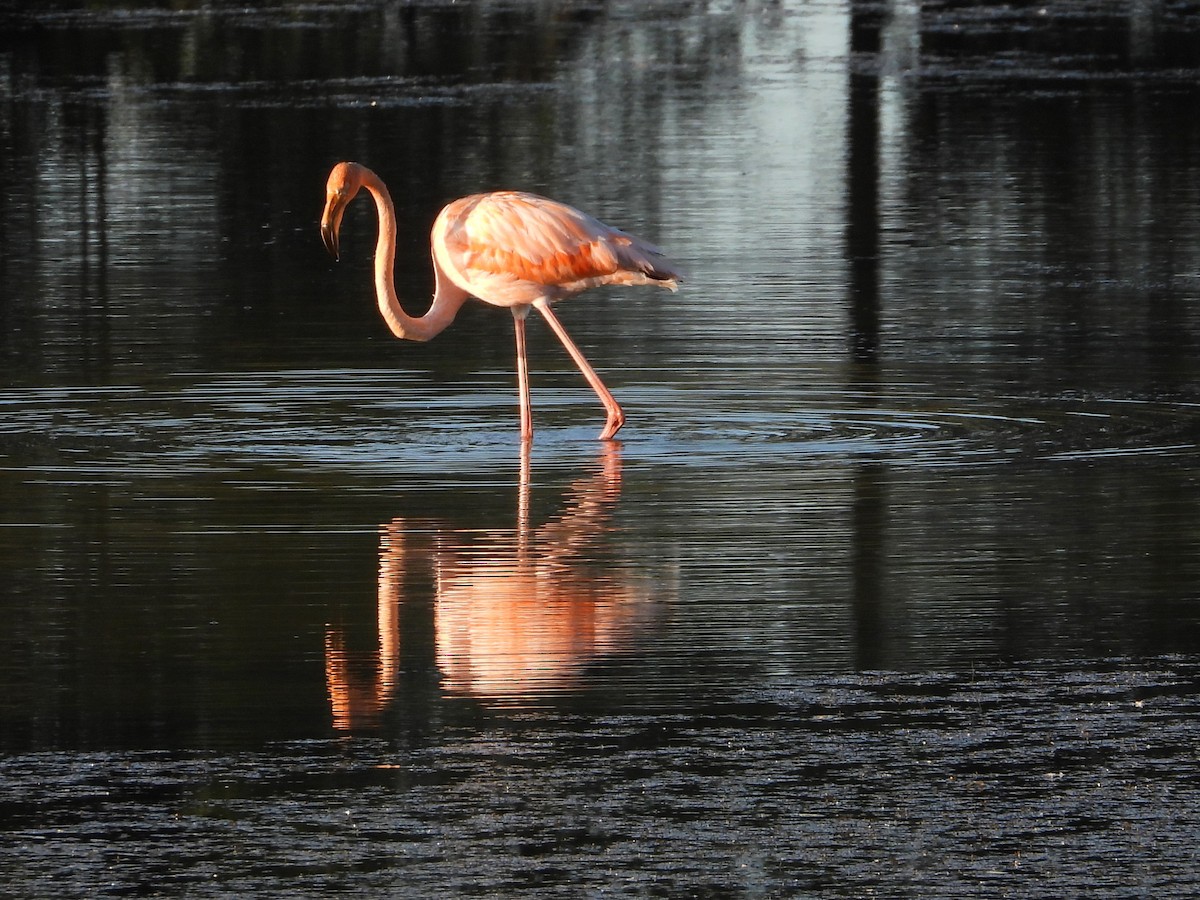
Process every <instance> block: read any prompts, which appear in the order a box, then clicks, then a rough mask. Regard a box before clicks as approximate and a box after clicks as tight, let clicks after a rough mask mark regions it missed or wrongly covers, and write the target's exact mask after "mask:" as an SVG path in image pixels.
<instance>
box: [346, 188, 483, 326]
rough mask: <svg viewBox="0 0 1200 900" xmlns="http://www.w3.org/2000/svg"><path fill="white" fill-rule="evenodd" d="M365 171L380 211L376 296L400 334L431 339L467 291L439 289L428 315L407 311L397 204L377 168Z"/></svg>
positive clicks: (386, 319)
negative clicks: (399, 289)
mask: <svg viewBox="0 0 1200 900" xmlns="http://www.w3.org/2000/svg"><path fill="white" fill-rule="evenodd" d="M363 175H364V177H363V187H365V188H366V189H367V190H368V191H369V192H370V194H371V197H372V198H373V199H374V200H375V210H376V212H377V213H378V215H379V237H378V239H377V241H376V244H375V298H376V300H377V301H378V303H379V313H380V315H382V316H383V321H384V322H386V323H387V326H388V328H389V329H390V330H391V332H392V334H394V335H395V336H396V337H398V338H402V339H404V340H409V341H427V340H429V339H430V338H432V337H434V336H435V335H437V334H440V333H441V332H442V331H444V330H445V329H446V327H447V326H448V325H449V324H450V323H451V322H453V321H454V317H455V315H457V314H458V310H459V307H461V306H462V304H463V301H464V300H465V299H466V295H465V294H461V292H449V291H442V290H440V289H439V290H438V291H437V293H435V294H434V297H433V303H432V304H431V305H430V307H429V309H428V311H427V312H426V313H425V315H423V316H420V317H419V318H414V317H412V316H410V315H408V314H407V313H406V312H405V311H404V308H403V307H402V306H401V305H400V298H399V296H397V294H396V277H395V267H396V230H397V229H396V207H395V205H394V204H393V203H392V195H391V194H390V193H389V192H388V189H387V186H386V185H385V184H384V183H383V181H382V180H381V179H380V178H379V177H378V176H377V175H376V174H375V173H374V172H372V171H371V170H370V169H367V170H365V171H364V173H363ZM439 288H440V285H439Z"/></svg>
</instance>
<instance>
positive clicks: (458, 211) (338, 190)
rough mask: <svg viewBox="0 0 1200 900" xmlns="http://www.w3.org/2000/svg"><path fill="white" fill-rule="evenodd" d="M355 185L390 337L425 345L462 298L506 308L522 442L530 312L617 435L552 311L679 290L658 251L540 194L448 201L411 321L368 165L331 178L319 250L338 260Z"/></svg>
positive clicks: (526, 435) (586, 367) (615, 408)
mask: <svg viewBox="0 0 1200 900" xmlns="http://www.w3.org/2000/svg"><path fill="white" fill-rule="evenodd" d="M361 189H366V190H367V191H368V192H369V193H370V194H371V196H372V197H373V198H374V200H375V206H376V211H377V213H378V216H379V235H378V240H377V244H376V249H375V290H376V297H377V300H378V303H379V310H380V313H381V314H382V316H383V318H384V321H385V322H386V323H387V324H388V327H389V328H390V329H391V331H392V333H393V334H394V335H395V336H396V337H399V338H405V339H409V340H420V341H424V340H429V339H430V338H432V337H434V336H435V335H436V334H438V333H440V332H441V331H442V330H443V329H445V328H446V327H447V326H448V325H449V324H450V323H451V322H452V321H453V320H454V317H455V315H456V314H457V312H458V310H459V308H460V307H461V306H462V304H463V302H465V301H466V299H467V298H468V297H476V298H477V299H479V300H482V301H484V302H485V303H490V304H492V305H493V306H503V307H508V308H509V309H510V310H511V311H512V315H513V323H514V328H515V332H516V343H517V386H518V393H519V397H520V408H521V438H522V440H524V441H528V440H530V439H531V438H532V437H533V423H532V412H531V409H530V401H529V383H528V362H527V357H526V351H525V319H526V317H527V316H528V315H529V310H530V309H536V310H537V311H538V312H539V313H540V314H541V315H542V317H543V318H545V319H546V322H547V324H549V325H550V327H551V329H552V330H553V331H554V333H555V335H556V336H557V337H558V338H559V340H560V341H561V342H562V344H563V346H564V347H565V348H566V349H567V352H568V353H569V354H570V355H571V357H572V359H573V360H574V361H575V363H576V365H577V366H578V367H579V369H580V371H581V372H582V373H583V375H584V377H585V378H586V379H587V381H588V383H589V384H590V385H591V386H592V388H593V389H594V390H595V391H596V394H597V396H598V397H599V398H600V401H601V403H602V404H603V405H604V407H605V410H606V411H607V414H608V419H607V422H606V424H605V427H604V430H603V431H602V432H601V434H600V437H601V439H602V440H607V439H609V438H611V437H613V435H615V434H616V432H617V430H618V429H620V427H621V425H622V424H624V421H625V414H624V412H622V410H621V408H620V406H619V405H618V404H617V402H616V400H615V399H614V398H613V396H612V394H611V393H610V392H609V390H608V388H607V387H605V385H604V383H603V382H602V381H601V380H600V377H599V376H598V375H597V374H596V372H595V370H594V369H592V367H591V365H590V364H589V363H588V361H587V360H586V359H585V358H584V356H583V354H582V353H581V352H580V350H579V348H578V347H577V346H575V344H574V342H573V341H572V340H571V338H570V337H569V336H568V335H567V332H566V330H565V329H564V328H563V326H562V323H561V322H559V321H558V317H557V316H555V314H554V313H553V312H552V311H551V309H550V306H551V304H553V303H556V302H558V301H559V300H562V299H564V298H565V297H569V296H571V295H572V294H576V293H579V292H580V291H584V290H587V289H588V288H591V287H596V286H598V285H603V284H630V285H635V284H657V285H659V286H661V287H665V288H668V289H669V290H672V291H673V290H675V289H676V287H677V285H678V283H679V279H680V273H679V272H678V271H677V270H676V268H675V267H674V266H673V265H672V264H671V263H670V262H669V261H667V260H666V259H665V258H664V257H663V255H662V252H661V251H660V250H659V249H658V248H657V247H655V246H653V245H652V244H649V243H647V242H646V241H643V240H641V239H640V238H637V237H634V236H633V235H630V234H626V233H625V232H623V231H621V230H620V229H617V228H613V227H611V226H609V225H605V224H604V223H603V222H600V221H598V220H597V219H594V218H593V217H591V216H589V215H588V214H587V213H584V212H581V211H579V210H577V209H575V208H574V207H571V206H568V205H566V204H565V203H559V202H557V201H555V200H549V199H547V198H545V197H540V196H538V195H536V194H528V193H524V192H521V191H495V192H492V193H486V194H472V195H470V196H468V197H462V198H460V199H458V200H455V201H453V202H451V203H450V204H448V205H447V206H446V207H445V208H443V209H442V211H441V212H440V213H439V214H438V217H437V219H436V220H435V222H434V224H433V229H432V232H431V234H430V245H431V249H432V252H433V263H434V273H435V277H436V287H435V290H434V297H433V303H432V304H431V305H430V307H429V311H428V312H426V313H425V315H423V316H420V317H418V318H413V317H410V316H408V315H407V314H406V313H405V312H404V310H403V308H402V307H401V306H400V302H399V300H398V298H397V296H396V288H395V279H394V275H393V272H394V265H395V255H396V216H395V207H394V205H393V203H392V199H391V196H390V194H389V193H388V190H387V187H386V185H384V183H383V181H382V179H380V178H379V176H378V175H376V174H375V173H374V172H372V171H371V170H370V169H368V168H366V167H365V166H362V165H359V164H358V163H352V162H343V163H338V164H337V165H336V166H334V167H333V171H332V172H330V174H329V180H328V183H327V185H326V200H325V211H324V214H323V215H322V217H321V234H322V237H323V239H324V241H325V246H326V247H327V248H328V249H329V251H330V253H332V254H333V255H334V256H335V257H336V256H337V255H338V237H339V232H340V228H341V221H342V215H343V213H344V211H345V208H346V206H347V205H349V203H350V201H351V200H353V199H354V197H355V196H356V195H357V194H358V192H359V191H360V190H361Z"/></svg>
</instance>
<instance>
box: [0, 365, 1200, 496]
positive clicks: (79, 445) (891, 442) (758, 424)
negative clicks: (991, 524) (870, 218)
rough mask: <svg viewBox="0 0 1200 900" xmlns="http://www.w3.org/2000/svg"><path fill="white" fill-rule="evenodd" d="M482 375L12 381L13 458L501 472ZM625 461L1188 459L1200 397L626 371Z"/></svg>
mask: <svg viewBox="0 0 1200 900" xmlns="http://www.w3.org/2000/svg"><path fill="white" fill-rule="evenodd" d="M502 384H503V378H502V377H501V376H500V375H499V374H497V375H496V376H495V377H493V376H492V375H491V374H490V373H483V374H482V375H481V376H480V381H479V383H478V384H474V383H469V382H468V383H466V384H464V383H462V382H458V383H456V384H455V385H454V386H453V388H448V387H447V386H446V385H442V384H436V383H432V382H431V381H430V380H428V379H427V378H424V377H419V376H416V375H413V374H412V373H397V372H394V371H390V370H324V371H292V372H266V373H257V374H251V375H245V374H226V375H219V376H215V377H204V378H194V377H191V376H176V377H173V378H170V379H167V380H165V381H163V382H160V383H157V384H154V385H148V386H136V385H118V386H112V387H102V388H96V387H84V386H78V387H56V388H35V389H18V390H9V391H5V392H0V410H3V412H4V419H3V422H2V423H0V453H2V454H3V460H4V462H3V465H4V468H6V469H8V470H10V471H12V470H20V471H24V472H27V473H28V472H39V473H40V474H41V475H42V476H43V477H46V478H49V479H51V480H61V479H67V478H76V479H77V478H94V479H104V478H106V477H113V476H119V477H120V478H122V479H127V478H130V477H154V476H168V475H169V476H180V475H192V474H199V473H204V472H210V473H213V472H215V473H221V472H226V473H228V472H236V471H242V470H247V469H251V468H261V467H263V466H270V467H274V468H276V469H280V470H283V471H287V470H295V471H321V472H330V471H337V472H355V473H360V474H364V475H371V474H374V475H389V476H398V475H404V474H405V473H409V474H411V473H413V472H421V473H428V472H430V471H438V472H443V473H452V472H462V471H479V470H484V471H488V470H492V469H496V470H504V471H508V470H509V469H510V468H511V466H512V463H513V460H514V458H515V455H516V449H517V443H518V442H517V436H516V414H515V398H514V397H510V396H509V393H508V392H507V391H505V390H504V389H503V388H502V387H498V385H502ZM621 397H622V402H623V403H624V404H625V406H626V409H627V412H628V414H629V425H627V426H626V430H625V432H624V433H623V434H622V438H623V443H624V446H625V453H626V458H627V459H629V460H631V461H637V462H640V463H643V464H647V465H676V466H688V467H693V468H701V469H728V468H731V467H735V468H739V469H745V468H746V467H747V466H752V467H779V466H787V467H792V466H796V465H804V464H821V463H823V462H828V461H834V462H842V461H845V460H846V459H854V460H862V459H877V460H881V461H887V462H888V463H890V464H892V465H896V466H915V467H922V468H937V467H963V466H986V465H998V464H1004V463H1008V462H1012V461H1017V460H1024V461H1030V460H1045V461H1059V462H1062V461H1098V460H1103V459H1110V458H1130V457H1168V456H1169V457H1175V456H1182V455H1193V454H1195V452H1196V448H1197V440H1198V438H1200V405H1198V404H1195V403H1185V402H1174V401H1169V400H1134V399H1124V398H1118V399H1112V398H1086V397H1075V396H1069V397H1046V398H1037V397H999V398H978V397H970V396H959V397H955V396H935V395H931V394H929V393H925V392H922V391H921V390H919V389H907V390H899V391H897V390H889V391H888V392H887V393H886V395H873V394H869V393H865V392H856V391H837V390H833V391H816V390H814V391H812V392H811V393H807V394H801V395H798V396H797V395H794V394H793V395H790V396H783V395H781V394H780V392H773V391H724V392H716V393H714V392H704V393H701V392H699V391H696V390H689V389H671V388H663V387H655V386H646V385H637V384H632V385H626V386H624V388H623V389H622V391H621ZM535 417H536V419H537V422H538V429H539V430H538V437H537V444H536V450H537V454H538V458H539V460H540V462H541V463H542V464H543V465H550V466H554V465H555V464H557V463H560V462H561V463H566V462H568V461H572V462H574V461H577V459H578V453H579V450H580V448H582V447H591V446H592V445H593V444H594V442H595V434H596V431H597V430H598V429H599V426H600V416H599V413H598V409H596V408H594V404H593V403H592V398H591V396H590V395H589V394H587V393H586V391H581V390H579V389H575V388H569V389H568V388H560V389H556V388H553V387H550V388H545V387H543V388H541V389H539V390H538V392H537V395H536V397H535Z"/></svg>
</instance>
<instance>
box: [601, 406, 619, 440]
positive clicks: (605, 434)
mask: <svg viewBox="0 0 1200 900" xmlns="http://www.w3.org/2000/svg"><path fill="white" fill-rule="evenodd" d="M624 424H625V413H624V412H622V411H621V410H620V409H618V410H617V411H616V412H614V413H609V415H608V422H607V423H606V424H605V426H604V430H603V431H602V432H600V440H602V441H611V440H612V439H613V437H614V436H615V435H616V433H617V432H618V431H620V430H621V426H622V425H624Z"/></svg>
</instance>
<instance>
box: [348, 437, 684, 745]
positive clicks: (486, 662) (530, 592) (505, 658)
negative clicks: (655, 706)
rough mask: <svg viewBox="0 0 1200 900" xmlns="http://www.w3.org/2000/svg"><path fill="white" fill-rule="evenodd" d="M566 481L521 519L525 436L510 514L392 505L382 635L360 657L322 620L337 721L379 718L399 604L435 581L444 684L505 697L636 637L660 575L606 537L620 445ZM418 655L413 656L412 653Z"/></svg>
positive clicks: (392, 678) (576, 676) (656, 601)
mask: <svg viewBox="0 0 1200 900" xmlns="http://www.w3.org/2000/svg"><path fill="white" fill-rule="evenodd" d="M594 469H595V470H594V471H593V472H592V473H591V474H590V475H587V476H585V477H583V478H580V479H578V480H576V481H575V482H573V483H572V484H571V485H569V486H568V487H567V488H566V489H565V491H564V494H563V502H562V511H561V512H560V513H559V514H557V515H556V516H554V517H552V518H551V519H549V520H548V521H547V522H545V523H544V524H542V525H540V526H538V527H532V526H531V525H530V515H531V514H530V484H531V462H530V457H529V451H528V448H527V447H526V448H523V449H522V454H521V465H520V476H519V482H518V493H517V510H516V522H515V526H514V527H513V528H512V529H500V530H486V531H481V530H479V529H473V528H468V527H463V526H461V525H453V524H450V523H447V522H444V521H440V520H430V519H423V518H416V517H406V516H398V517H396V518H394V519H392V520H391V521H390V522H386V523H384V524H383V525H381V526H380V539H379V575H378V590H377V594H376V615H377V625H378V633H379V639H378V645H377V647H376V649H375V651H374V652H373V653H371V654H369V655H368V656H369V658H367V659H364V658H363V657H364V655H363V654H356V653H353V652H351V651H349V650H347V647H346V643H347V642H346V636H345V633H344V631H343V630H342V629H340V628H337V627H334V626H330V627H329V628H328V629H327V631H326V639H325V673H326V684H327V688H328V692H329V699H330V707H331V712H332V718H333V727H334V728H335V729H336V730H338V731H350V730H356V729H360V728H369V727H372V726H375V725H378V724H379V722H380V720H381V718H382V717H383V715H384V714H385V713H386V711H387V709H388V708H389V706H390V705H391V704H392V703H393V702H395V701H397V700H398V699H399V698H400V696H401V689H402V682H403V680H404V677H403V673H404V671H405V668H406V666H405V664H404V663H407V664H408V666H409V667H411V666H412V663H411V662H409V661H408V660H407V659H406V660H404V663H402V658H401V640H402V634H401V632H402V630H403V628H402V620H404V617H403V616H402V611H403V609H404V606H405V604H406V603H409V602H412V601H414V600H418V599H420V598H422V597H424V596H425V595H426V592H427V591H428V588H429V579H430V576H432V586H433V665H434V666H435V668H436V671H437V675H438V678H439V680H440V688H441V694H442V695H443V696H449V697H470V698H474V699H477V700H481V701H483V702H485V703H490V704H496V705H501V704H502V705H506V706H511V705H514V704H520V703H522V702H528V701H532V700H536V699H539V698H544V697H547V696H550V695H553V694H556V693H561V692H564V691H569V690H572V689H577V688H579V687H580V686H582V685H583V683H584V682H585V679H586V670H587V667H588V666H589V665H590V664H593V663H596V662H599V661H600V660H602V659H604V658H607V657H611V656H613V655H615V654H619V653H622V652H625V651H628V650H631V649H634V648H636V645H637V639H638V636H639V634H640V633H641V632H642V631H643V630H644V628H645V627H646V626H648V625H649V624H651V623H652V622H653V621H654V620H655V619H656V618H657V614H658V611H659V610H660V609H661V603H660V600H661V598H660V597H658V596H657V594H658V591H659V590H661V583H659V582H657V581H656V580H655V579H653V578H651V577H650V575H649V574H648V573H645V572H641V571H638V570H636V569H635V568H633V566H632V565H631V564H630V563H629V562H628V560H626V559H625V558H623V557H622V555H621V553H620V552H619V550H618V549H617V548H616V547H615V546H614V544H615V542H614V541H613V538H614V536H615V535H616V534H618V533H619V532H618V529H617V528H616V526H615V525H614V524H613V522H612V514H613V511H614V509H615V507H616V504H617V502H618V500H619V499H620V496H621V482H622V474H621V451H620V447H619V445H617V444H615V443H613V442H606V443H605V446H604V447H603V449H602V451H601V454H600V456H599V458H598V460H597V462H596V464H595V466H594ZM420 664H423V663H418V665H420Z"/></svg>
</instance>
